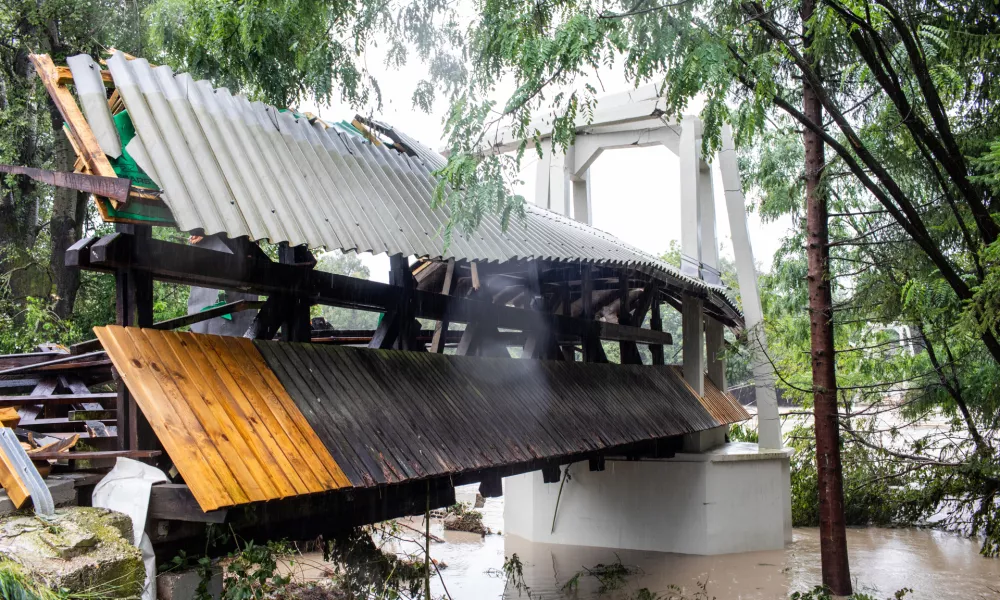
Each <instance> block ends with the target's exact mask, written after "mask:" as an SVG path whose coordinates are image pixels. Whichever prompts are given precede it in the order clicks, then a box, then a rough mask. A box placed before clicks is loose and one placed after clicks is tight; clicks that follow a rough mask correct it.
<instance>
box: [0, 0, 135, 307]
mask: <svg viewBox="0 0 1000 600" xmlns="http://www.w3.org/2000/svg"><path fill="white" fill-rule="evenodd" d="M143 6H144V5H143V3H141V2H132V3H115V2H109V1H97V2H89V1H88V2H82V1H77V0H53V1H43V2H22V1H19V0H5V1H4V2H2V3H0V40H3V42H2V43H0V124H2V127H0V159H2V160H3V162H6V163H8V164H11V163H13V164H20V165H30V166H42V167H45V168H51V169H55V170H58V171H72V170H73V162H74V160H75V155H74V153H73V150H72V148H71V147H70V145H69V141H68V140H67V139H66V137H65V135H63V134H62V131H61V130H62V126H63V121H62V116H61V115H60V114H59V111H58V109H57V108H56V107H55V105H54V104H53V103H52V102H51V100H50V99H49V97H48V94H46V93H45V90H44V89H43V88H42V87H41V86H40V85H39V83H38V78H37V76H36V75H35V70H34V67H33V65H32V64H31V62H30V61H29V60H28V55H29V54H30V53H32V52H47V53H50V54H52V55H53V57H54V58H55V59H56V60H62V59H64V58H65V57H66V56H69V55H72V54H78V53H81V52H83V53H93V54H95V55H96V53H98V52H100V51H101V49H102V47H107V46H115V45H118V46H119V47H123V48H126V49H129V50H132V51H139V52H141V50H142V45H143V44H142V39H143V38H142V35H143V33H144V32H145V27H138V28H133V25H134V23H135V20H136V19H137V18H138V17H139V15H140V14H141V11H142V9H143ZM86 218H87V203H86V197H85V195H84V194H81V193H79V192H76V191H74V190H67V189H62V188H54V189H53V188H49V187H48V186H42V185H39V184H37V183H36V182H34V181H32V180H31V179H29V178H27V177H20V178H14V177H8V178H6V179H5V180H4V181H3V182H0V273H3V274H4V283H5V284H6V285H5V286H4V287H5V290H4V292H3V294H2V296H3V300H4V301H7V302H14V304H15V307H21V306H24V303H25V300H26V299H27V298H28V297H29V296H39V297H44V298H46V302H45V304H46V306H45V309H44V310H43V314H44V313H47V312H51V314H52V315H53V316H54V317H55V318H56V319H65V318H66V317H68V316H70V315H71V313H72V311H73V305H74V302H75V299H76V294H77V290H78V289H79V286H80V275H79V272H78V271H77V270H76V269H67V268H66V266H65V265H64V262H63V256H64V254H65V251H66V249H67V248H68V247H69V245H70V244H72V243H74V242H75V241H76V240H77V239H79V237H80V236H81V234H82V229H83V225H84V222H85V221H86Z"/></svg>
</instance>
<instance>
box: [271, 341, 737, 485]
mask: <svg viewBox="0 0 1000 600" xmlns="http://www.w3.org/2000/svg"><path fill="white" fill-rule="evenodd" d="M255 343H256V345H257V348H258V349H259V350H260V352H261V354H262V355H263V356H264V359H265V360H266V362H267V364H268V366H270V367H271V369H273V370H274V372H275V374H276V375H277V376H278V379H279V380H281V382H282V383H283V384H284V386H285V388H286V390H287V391H288V393H289V395H290V396H291V397H292V399H293V400H294V401H295V402H296V404H297V405H298V406H299V408H300V409H301V411H302V414H304V415H305V417H306V419H307V420H308V421H309V423H310V424H311V425H312V427H313V428H314V430H315V431H316V433H317V434H318V435H319V437H320V438H321V439H322V440H323V442H324V443H325V444H326V447H327V448H328V449H329V450H330V453H331V454H332V455H333V457H334V459H335V460H336V461H337V463H338V464H339V465H340V466H341V467H342V468H343V469H344V472H345V473H346V474H347V477H348V478H349V479H350V481H351V483H353V484H354V485H355V486H370V485H375V484H382V483H396V482H400V481H404V480H408V479H414V478H422V477H429V476H439V475H447V474H456V473H461V472H464V471H470V470H478V469H484V468H493V467H501V466H506V465H514V464H518V463H524V462H529V461H535V460H549V459H559V458H560V457H564V456H568V455H572V454H577V453H584V452H593V451H601V450H604V449H609V448H613V447H616V446H622V445H625V444H631V443H635V442H644V441H649V440H656V439H660V438H664V437H669V436H675V435H680V434H684V433H691V432H695V431H702V430H706V429H711V428H713V427H717V426H719V425H724V424H728V423H730V422H733V421H738V420H742V419H744V418H746V413H745V412H743V413H740V415H738V416H737V418H735V419H733V418H730V417H729V416H728V415H729V413H727V412H725V411H719V410H714V409H712V410H709V409H708V408H707V407H706V406H705V404H704V403H703V401H702V400H701V399H699V398H698V397H696V396H695V395H694V393H693V392H692V391H691V389H690V388H689V387H688V386H687V385H686V384H685V383H684V382H683V380H682V379H681V378H680V376H679V375H678V374H677V372H676V371H675V369H673V368H672V367H652V366H639V365H635V366H631V365H600V364H583V363H575V362H559V361H538V360H515V359H509V358H481V357H463V356H448V355H441V354H430V353H423V352H403V351H396V350H364V349H357V348H346V347H335V346H321V345H316V344H287V343H277V342H263V341H257V342H255ZM713 414H716V415H717V416H713ZM718 417H723V418H721V419H720V418H718Z"/></svg>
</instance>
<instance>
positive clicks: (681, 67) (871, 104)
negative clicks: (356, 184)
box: [439, 0, 1000, 548]
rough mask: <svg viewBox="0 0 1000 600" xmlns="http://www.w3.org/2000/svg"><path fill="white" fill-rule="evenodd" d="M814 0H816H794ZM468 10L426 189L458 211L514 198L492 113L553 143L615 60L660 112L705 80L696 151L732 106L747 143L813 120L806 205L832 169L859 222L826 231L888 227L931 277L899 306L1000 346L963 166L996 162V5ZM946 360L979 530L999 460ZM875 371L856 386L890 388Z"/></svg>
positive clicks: (980, 223) (983, 211)
mask: <svg viewBox="0 0 1000 600" xmlns="http://www.w3.org/2000/svg"><path fill="white" fill-rule="evenodd" d="M809 6H814V10H806V11H803V8H804V7H809ZM481 8H482V11H483V12H482V15H481V18H480V20H479V21H478V22H477V23H475V24H474V25H473V27H472V34H471V36H470V38H471V41H470V53H471V56H472V61H473V63H474V65H475V66H476V68H475V69H474V70H473V71H472V73H471V77H470V84H469V86H468V87H467V88H466V89H465V90H464V91H462V92H461V94H460V95H459V96H458V97H457V100H456V101H455V102H454V104H453V111H452V113H451V115H450V117H449V121H448V123H447V124H446V128H447V131H448V132H449V134H450V150H451V152H450V155H449V163H448V166H447V167H445V168H444V169H443V170H442V173H441V174H442V176H443V183H442V184H441V186H440V187H439V192H440V194H439V201H442V202H448V203H450V204H451V207H452V210H453V214H454V213H459V214H462V213H463V212H471V214H472V215H473V217H472V218H471V219H470V222H471V224H472V225H473V226H474V225H475V223H476V220H475V214H476V212H475V210H473V211H469V209H468V208H467V206H473V207H475V208H476V210H478V211H480V212H482V211H484V210H494V211H495V212H498V213H500V214H501V215H506V214H508V213H510V212H512V211H516V207H517V205H518V203H520V202H523V199H519V198H516V197H512V196H509V195H503V194H500V193H499V192H498V190H499V189H501V187H502V186H501V185H500V184H498V179H500V178H502V177H504V176H505V174H507V173H511V172H516V171H517V169H516V164H517V161H519V160H520V158H521V156H522V155H523V153H524V151H525V150H526V149H527V143H525V144H524V145H522V146H521V148H520V152H519V154H518V155H517V156H515V157H514V158H513V159H509V158H506V157H498V156H494V155H492V154H490V153H489V151H488V145H487V144H486V143H485V142H486V141H487V140H489V139H491V137H492V136H493V135H494V134H495V132H496V131H498V130H499V129H500V128H502V127H512V128H513V130H514V136H515V137H519V138H521V139H528V140H532V138H533V137H534V141H536V142H537V136H538V132H537V131H533V130H530V129H529V124H530V123H531V117H532V116H534V115H536V114H539V113H544V114H551V115H552V118H551V121H552V123H551V125H552V127H553V130H554V133H553V136H552V144H553V145H566V144H567V143H568V142H569V141H570V140H571V139H572V136H573V130H574V129H575V124H576V122H577V120H578V119H583V120H584V121H585V120H586V115H587V114H588V112H589V111H590V110H591V108H592V106H593V98H594V95H595V92H596V90H595V89H594V87H593V86H592V85H581V84H579V83H578V82H579V80H580V79H581V78H584V77H586V76H587V75H588V74H589V73H591V72H595V71H597V69H598V68H599V67H600V66H601V65H605V64H609V63H612V62H613V61H615V60H620V61H621V62H622V63H623V64H624V66H625V69H626V72H627V73H628V75H629V76H630V77H631V78H632V79H633V81H634V82H635V83H636V84H637V85H638V84H640V83H643V82H646V81H656V82H658V83H660V84H662V86H663V95H664V100H665V111H666V115H665V116H666V118H668V119H676V118H678V117H679V116H680V115H681V114H682V113H683V111H684V110H685V109H686V107H687V105H688V103H689V101H690V100H691V99H692V98H693V97H695V96H696V95H704V96H705V108H704V109H703V110H702V113H701V116H702V119H703V121H704V122H705V124H706V129H705V139H706V150H711V149H712V148H713V147H714V146H715V144H716V140H717V135H718V131H719V128H720V126H721V124H722V123H724V122H727V121H729V122H733V123H734V124H735V125H736V126H737V133H738V141H739V142H740V144H741V146H743V147H744V148H747V147H748V146H750V145H751V144H753V143H754V142H755V141H757V140H760V139H762V136H764V135H766V134H768V132H769V131H771V130H773V129H774V128H775V127H787V125H788V123H789V122H791V123H792V124H794V126H795V127H798V128H800V129H801V130H802V131H806V132H809V135H808V136H806V139H807V142H806V143H807V149H808V150H809V155H808V156H805V155H804V156H803V158H804V160H806V161H808V162H807V164H808V168H807V169H806V174H805V181H806V184H807V187H809V188H810V192H811V193H810V195H811V196H812V198H813V200H816V201H811V202H810V208H811V209H816V208H820V209H821V208H822V206H821V202H822V200H821V199H819V197H818V195H817V194H819V193H822V190H823V189H824V188H825V187H831V181H835V182H836V185H835V186H833V187H834V188H835V189H831V191H830V192H829V193H830V194H844V195H846V196H847V198H845V199H843V201H841V200H839V199H838V201H837V203H838V204H846V205H847V206H846V207H845V209H844V210H845V211H848V213H847V214H841V215H838V217H837V218H838V219H844V223H843V224H840V223H838V224H837V225H836V227H837V228H838V229H839V228H840V227H845V228H853V227H858V229H857V231H856V233H855V234H854V237H855V239H854V240H853V242H849V241H848V240H846V239H842V240H839V241H838V242H834V243H841V244H843V245H844V246H845V247H848V246H850V245H854V246H857V247H859V248H865V247H867V246H869V245H875V246H877V245H879V244H881V243H882V242H881V241H876V240H877V239H878V238H880V237H881V235H882V234H884V235H886V236H891V238H892V239H891V241H890V242H886V243H891V244H901V245H903V246H904V247H905V251H904V252H905V253H906V254H905V256H903V257H902V258H903V260H904V261H905V263H907V264H909V265H911V266H913V267H917V269H915V270H917V271H919V272H920V273H921V274H926V275H927V278H926V279H922V280H913V279H906V278H904V279H903V281H906V282H907V284H908V285H907V286H906V288H905V289H904V290H902V295H901V296H900V297H899V298H898V299H897V301H896V302H895V303H894V304H898V303H899V302H900V301H902V302H903V303H904V304H909V305H910V306H913V305H914V303H915V302H919V301H920V298H922V297H925V296H926V293H927V292H930V293H931V294H932V295H933V299H932V300H931V302H932V303H933V304H935V305H937V306H941V307H944V306H950V307H952V308H953V309H955V310H951V311H949V312H948V314H949V315H950V316H951V317H953V318H952V319H951V321H950V323H949V324H948V325H946V326H945V329H947V330H950V334H951V335H952V336H957V337H959V338H961V339H963V340H965V343H968V335H969V334H971V335H973V336H974V338H978V340H979V341H978V347H979V348H980V349H981V350H982V351H984V352H985V355H986V356H988V357H990V360H991V361H992V362H993V363H997V361H998V360H1000V343H998V342H997V338H996V332H995V327H994V320H993V317H992V316H990V315H992V314H995V313H996V311H995V306H996V296H995V295H993V294H992V292H990V291H988V290H991V289H997V288H996V287H995V286H994V284H993V277H991V273H992V271H991V270H990V268H989V267H990V266H991V265H992V259H993V256H994V252H993V251H992V250H990V248H992V247H994V244H995V242H996V238H997V228H998V227H997V224H996V223H995V221H994V217H993V215H992V210H991V207H992V206H993V205H994V204H995V201H994V193H995V192H994V191H993V190H992V189H991V188H990V187H989V185H987V184H986V183H985V182H984V179H983V177H981V176H979V175H978V174H977V172H976V170H975V169H976V165H977V164H995V162H993V163H991V162H990V161H991V160H993V161H995V157H994V158H991V156H992V155H987V156H982V155H983V153H984V151H985V150H986V146H987V142H989V141H993V140H996V139H997V133H998V131H997V128H996V121H997V120H996V108H995V106H996V104H995V100H994V98H997V97H998V96H997V95H996V94H995V93H994V92H995V90H994V87H995V83H994V80H995V78H994V77H993V76H992V75H991V74H992V73H993V72H995V70H996V66H997V58H998V54H997V51H996V47H997V39H996V37H995V34H994V32H995V31H996V21H997V14H996V12H995V7H992V6H991V7H983V6H979V5H977V6H975V7H967V6H966V5H964V4H961V3H949V2H933V3H930V2H915V3H909V4H907V5H898V4H896V3H895V2H893V1H892V0H874V1H867V0H860V1H850V2H842V1H840V0H825V1H824V2H821V3H818V4H815V5H813V4H811V3H809V2H787V1H785V2H783V1H773V2H767V3H758V2H732V1H726V0H704V1H701V2H680V3H666V4H660V3H652V2H643V1H640V2H621V3H615V2H612V3H596V2H574V3H544V4H538V3H534V2H486V3H484V4H482V5H481ZM822 65H829V68H828V69H823V68H822ZM505 77H509V78H513V79H514V80H515V83H516V84H517V89H516V91H515V92H514V93H513V94H512V95H511V96H510V97H509V98H508V100H507V102H506V103H504V104H500V105H497V104H495V103H494V102H492V101H491V100H490V98H491V97H492V96H493V95H494V94H495V93H496V82H497V81H501V80H503V79H504V78H505ZM804 94H805V96H804ZM804 105H805V108H800V107H803V106H804ZM498 106H502V108H498ZM823 115H827V116H828V118H829V122H827V121H825V120H824V116H823ZM956 115H961V117H958V116H956ZM817 138H818V140H820V141H821V145H819V144H817V143H816V141H817ZM484 146H486V147H484ZM823 148H826V149H829V150H830V154H831V158H829V159H827V158H826V157H825V156H824V153H823ZM980 156H982V158H981V159H980V161H981V162H977V158H978V157H980ZM511 160H512V161H513V163H514V165H515V166H514V167H511V166H510V162H511ZM820 170H822V172H823V175H824V177H823V178H820V177H819V172H820ZM986 177H987V178H988V176H986ZM798 199H799V201H801V196H800V197H798ZM872 204H874V205H875V206H872ZM799 206H801V204H800V205H799ZM512 207H513V208H512ZM796 208H798V207H796ZM822 213H823V211H822V210H820V211H818V213H817V214H816V215H815V218H810V221H811V225H810V231H811V232H812V233H813V234H814V235H813V238H811V239H810V241H809V243H810V248H811V249H813V250H814V254H813V256H812V258H811V260H809V261H808V262H809V263H810V272H809V277H811V278H812V280H813V281H814V282H815V286H816V289H814V290H813V291H814V296H816V297H817V298H819V301H818V302H817V304H815V305H814V306H813V309H812V310H813V315H814V317H815V318H816V319H817V322H816V323H815V324H816V325H817V327H816V328H814V330H813V334H814V337H815V336H822V337H823V338H825V339H814V340H813V342H814V345H813V348H812V350H813V352H812V356H813V360H814V364H813V367H815V368H816V369H817V370H821V372H820V373H816V372H813V374H812V376H813V383H812V384H810V385H809V386H807V387H806V388H804V389H808V390H809V393H810V394H811V395H820V397H817V398H816V400H817V404H816V406H817V408H820V406H823V407H825V408H827V409H828V408H830V407H831V402H832V401H835V400H836V398H835V397H832V396H831V395H830V394H831V393H833V392H834V391H835V390H836V389H837V388H836V384H835V380H834V379H833V376H832V372H833V371H832V369H833V368H834V364H835V363H834V362H833V356H834V353H835V352H836V351H841V352H843V351H847V350H846V349H844V348H839V349H838V348H836V347H834V346H832V345H831V343H830V341H831V340H833V339H834V337H835V336H834V334H832V333H831V331H830V327H831V319H832V322H833V325H836V316H837V315H836V313H837V312H838V311H837V307H836V306H831V301H830V300H829V298H831V294H830V293H828V292H825V291H824V290H823V289H822V287H823V285H824V283H823V282H824V281H829V280H830V279H831V277H830V276H829V275H828V267H827V266H824V265H827V264H829V263H828V262H827V259H826V258H825V257H824V256H823V253H824V252H825V250H826V248H827V244H826V243H825V240H824V235H823V230H824V229H826V228H827V222H826V221H827V219H826V218H825V217H824V215H823V214H822ZM876 215H877V216H876ZM868 217H875V218H874V219H869V218H868ZM459 218H461V217H459ZM871 220H879V221H881V229H876V230H875V231H871V230H869V229H867V227H866V226H867V225H868V222H866V221H871ZM866 238H868V239H866ZM872 238H874V239H872ZM832 259H834V260H841V259H842V257H841V256H833V257H832ZM856 275H857V274H856ZM824 296H825V299H824ZM920 312H921V311H917V313H916V316H920ZM910 314H911V315H913V313H910ZM949 347H951V345H950V344H949ZM970 351H972V350H971V349H970ZM821 352H822V353H823V355H821V354H820V353H821ZM930 355H931V352H928V356H929V357H930ZM953 365H954V361H952V360H948V359H945V360H941V359H940V355H938V359H935V360H933V361H932V364H931V367H932V372H933V374H934V376H935V377H937V379H938V380H939V382H938V384H937V385H939V386H940V387H939V388H938V389H940V390H942V391H945V392H947V393H948V396H949V401H953V402H954V404H955V406H958V407H959V415H960V417H961V419H962V421H963V424H964V425H963V427H964V429H965V430H966V431H967V432H969V435H970V437H971V442H972V444H973V445H974V447H975V448H976V449H975V453H974V454H973V455H972V456H971V457H966V458H968V460H957V461H953V462H952V461H950V462H949V463H948V464H949V466H952V467H956V468H960V469H973V470H974V471H976V472H977V473H978V475H977V476H976V477H978V478H980V479H981V480H982V482H981V483H979V484H975V489H977V490H980V491H981V492H982V493H979V492H977V493H976V494H974V495H975V497H977V498H980V499H982V501H981V502H979V503H978V505H977V508H976V509H975V510H974V511H973V512H974V513H975V514H977V515H979V516H978V517H976V519H974V521H975V523H976V525H974V526H973V530H981V528H982V527H986V528H987V529H989V528H993V527H995V525H991V523H995V522H996V520H995V516H993V517H991V516H990V515H995V514H996V507H995V499H996V493H995V490H996V487H997V486H996V483H997V479H996V476H995V473H994V472H993V471H992V469H994V468H995V467H994V466H992V465H995V463H996V461H995V460H989V461H986V464H988V465H991V466H988V467H985V468H982V467H984V463H983V461H984V460H985V459H984V458H983V457H986V456H988V455H989V453H990V451H991V450H990V448H991V446H990V444H989V443H988V441H987V439H986V438H985V437H984V436H983V435H981V432H980V435H977V434H975V433H974V432H976V431H977V430H979V427H978V426H977V424H976V423H975V422H974V415H973V412H972V411H969V410H963V409H962V408H961V407H963V406H965V407H966V408H968V398H967V397H966V396H965V395H963V394H961V393H956V392H960V390H959V389H958V387H959V386H957V385H956V384H955V383H954V379H955V377H956V374H955V373H954V372H952V370H951V366H953ZM824 373H825V374H824ZM911 375H913V374H912V373H911ZM888 383H890V382H882V381H877V382H871V381H869V383H867V384H865V385H869V386H871V389H876V388H879V387H880V388H881V389H886V388H888V387H890V386H889V385H887V384H888ZM949 390H951V391H949ZM845 396H846V395H845V394H842V395H841V396H840V398H839V400H841V401H843V400H845ZM821 400H822V402H821ZM981 401H983V399H979V400H977V402H981ZM986 403H987V404H988V402H986ZM821 414H825V415H826V416H827V418H828V419H830V418H832V416H833V414H834V413H832V412H831V411H830V410H818V411H817V417H818V418H819V417H820V416H821ZM993 427H994V428H995V423H994V424H993ZM848 431H853V430H848ZM852 435H853V434H852ZM859 441H860V438H859ZM831 443H832V444H833V445H832V446H831V445H830V444H831ZM838 443H839V442H838V441H837V439H836V436H834V437H833V439H832V440H829V439H828V440H827V443H824V447H825V450H824V451H825V452H829V453H831V454H836V451H837V448H836V446H837V444H838ZM993 455H994V456H995V452H994V453H993ZM915 456H917V455H915ZM921 460H923V459H921ZM991 490H992V491H991ZM988 547H989V545H987V548H988Z"/></svg>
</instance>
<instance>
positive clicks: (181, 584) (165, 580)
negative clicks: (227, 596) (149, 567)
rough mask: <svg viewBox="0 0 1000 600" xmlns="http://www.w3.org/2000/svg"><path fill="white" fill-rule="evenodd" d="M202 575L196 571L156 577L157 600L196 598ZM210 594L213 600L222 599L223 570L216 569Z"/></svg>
mask: <svg viewBox="0 0 1000 600" xmlns="http://www.w3.org/2000/svg"><path fill="white" fill-rule="evenodd" d="M200 583H201V574H200V573H198V571H197V570H195V569H189V570H187V571H181V572H180V573H160V574H159V575H157V576H156V598H157V600H189V599H190V598H194V597H196V594H197V592H198V584H200ZM208 594H209V596H211V597H212V598H221V597H222V569H214V570H213V571H212V578H211V579H210V580H209V582H208Z"/></svg>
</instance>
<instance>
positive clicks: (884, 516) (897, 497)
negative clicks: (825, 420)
mask: <svg viewBox="0 0 1000 600" xmlns="http://www.w3.org/2000/svg"><path fill="white" fill-rule="evenodd" d="M788 437H789V438H790V439H791V440H792V443H791V447H792V448H793V450H794V453H793V455H792V458H791V481H792V525H794V526H795V527H816V526H818V525H819V495H818V493H817V490H818V482H817V473H816V447H815V441H814V440H813V438H812V429H811V428H806V427H802V426H798V427H795V428H794V429H792V431H790V432H789V433H788ZM841 460H842V461H843V465H844V469H843V477H844V521H845V523H846V524H847V525H849V526H883V527H884V526H903V525H914V524H917V523H919V522H921V521H923V520H924V519H926V518H928V517H930V516H931V515H933V513H934V512H935V508H936V507H935V505H934V503H933V502H931V501H929V498H928V497H927V496H926V495H925V494H924V493H922V492H921V491H920V490H919V489H918V486H919V485H920V482H921V477H919V476H918V475H916V474H915V473H903V474H900V475H897V476H894V477H887V476H886V475H887V474H892V473H895V472H896V471H897V470H896V469H894V468H893V466H894V465H893V463H892V461H889V460H885V459H884V458H882V457H880V456H879V455H878V453H877V452H876V451H874V450H872V449H870V448H868V447H866V446H863V445H861V444H846V445H845V446H844V448H843V449H842V455H841Z"/></svg>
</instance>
